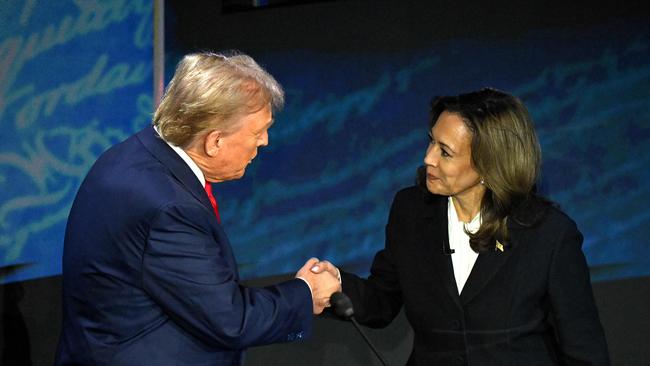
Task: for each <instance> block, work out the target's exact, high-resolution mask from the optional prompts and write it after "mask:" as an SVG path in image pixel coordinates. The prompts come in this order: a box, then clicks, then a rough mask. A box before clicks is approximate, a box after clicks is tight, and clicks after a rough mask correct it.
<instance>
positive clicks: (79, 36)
mask: <svg viewBox="0 0 650 366" xmlns="http://www.w3.org/2000/svg"><path fill="white" fill-rule="evenodd" d="M151 14H152V8H151V3H150V1H146V0H139V1H48V2H45V1H35V0H29V1H18V0H8V1H3V2H2V6H1V9H0V93H1V94H0V140H1V141H2V145H1V147H0V267H5V268H4V271H3V272H2V275H1V276H0V281H3V282H7V281H13V280H18V279H28V278H34V277H41V276H47V275H54V274H58V273H61V254H62V247H63V232H64V228H65V221H66V218H67V216H68V211H69V209H70V205H71V203H72V199H73V198H74V195H75V193H76V191H77V188H78V187H79V184H80V183H81V180H82V179H83V177H84V176H85V174H86V172H87V171H88V169H89V168H90V166H91V165H92V163H93V162H94V161H95V159H96V158H97V156H98V154H99V153H101V152H102V151H104V150H105V149H106V148H107V147H109V146H110V145H112V144H114V143H116V142H118V141H121V140H123V139H124V138H125V137H126V136H128V135H130V134H131V133H132V132H133V131H135V130H136V129H139V128H141V126H144V125H145V124H147V123H149V120H150V118H151V117H150V116H151V89H152V86H151V85H152V78H151V61H150V60H151V54H152V43H151V39H152V32H151V29H152V25H151V18H152V16H151ZM99 209H101V208H99Z"/></svg>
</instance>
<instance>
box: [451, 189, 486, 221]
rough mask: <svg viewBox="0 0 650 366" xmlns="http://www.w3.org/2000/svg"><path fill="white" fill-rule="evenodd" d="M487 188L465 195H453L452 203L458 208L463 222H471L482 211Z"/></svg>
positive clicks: (459, 216) (458, 213)
mask: <svg viewBox="0 0 650 366" xmlns="http://www.w3.org/2000/svg"><path fill="white" fill-rule="evenodd" d="M484 194H485V190H481V191H480V192H476V191H475V192H466V194H463V195H455V196H452V197H451V198H452V200H451V201H452V203H453V204H454V208H455V209H456V215H458V220H460V221H462V222H470V221H472V219H473V218H474V217H476V215H477V214H478V213H479V212H480V211H481V200H482V199H483V195H484Z"/></svg>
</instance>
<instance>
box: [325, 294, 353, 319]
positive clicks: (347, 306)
mask: <svg viewBox="0 0 650 366" xmlns="http://www.w3.org/2000/svg"><path fill="white" fill-rule="evenodd" d="M330 304H331V305H332V307H334V312H336V315H338V316H340V317H342V318H346V319H347V318H349V317H351V316H352V315H354V307H353V306H352V300H350V298H349V297H348V295H346V294H344V293H342V292H335V293H333V294H332V296H330Z"/></svg>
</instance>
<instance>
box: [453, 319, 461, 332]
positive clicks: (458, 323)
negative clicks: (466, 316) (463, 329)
mask: <svg viewBox="0 0 650 366" xmlns="http://www.w3.org/2000/svg"><path fill="white" fill-rule="evenodd" d="M451 329H453V330H458V329H460V322H459V321H458V320H454V321H452V322H451Z"/></svg>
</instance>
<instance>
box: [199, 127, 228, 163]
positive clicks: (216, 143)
mask: <svg viewBox="0 0 650 366" xmlns="http://www.w3.org/2000/svg"><path fill="white" fill-rule="evenodd" d="M222 138H223V133H222V132H221V131H218V130H214V131H211V132H210V133H208V134H207V135H205V139H204V140H203V150H204V151H205V154H206V155H208V156H210V157H214V156H215V155H217V154H218V153H219V149H220V148H221V144H222Z"/></svg>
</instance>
